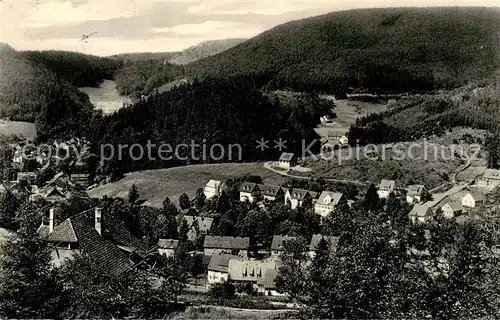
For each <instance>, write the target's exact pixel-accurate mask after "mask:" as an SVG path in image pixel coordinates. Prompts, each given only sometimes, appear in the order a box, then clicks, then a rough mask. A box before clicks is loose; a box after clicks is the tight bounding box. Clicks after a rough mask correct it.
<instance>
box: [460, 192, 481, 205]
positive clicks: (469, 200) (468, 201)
mask: <svg viewBox="0 0 500 320" xmlns="http://www.w3.org/2000/svg"><path fill="white" fill-rule="evenodd" d="M485 201H486V197H485V196H484V194H482V193H479V192H467V194H466V195H465V196H463V198H462V206H464V207H467V208H475V207H476V206H477V205H478V204H483V203H484V202H485Z"/></svg>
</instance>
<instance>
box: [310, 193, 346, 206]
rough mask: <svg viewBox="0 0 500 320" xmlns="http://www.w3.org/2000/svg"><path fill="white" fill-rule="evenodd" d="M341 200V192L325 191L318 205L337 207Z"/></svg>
mask: <svg viewBox="0 0 500 320" xmlns="http://www.w3.org/2000/svg"><path fill="white" fill-rule="evenodd" d="M341 198H342V193H340V192H332V191H323V192H321V195H320V196H319V198H318V201H317V202H316V203H317V204H323V205H337V204H338V203H339V201H340V199H341ZM325 200H328V202H327V203H325Z"/></svg>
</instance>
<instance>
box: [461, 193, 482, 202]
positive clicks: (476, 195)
mask: <svg viewBox="0 0 500 320" xmlns="http://www.w3.org/2000/svg"><path fill="white" fill-rule="evenodd" d="M469 194H470V195H471V196H472V198H474V201H485V200H486V196H485V195H484V194H482V193H480V192H468V193H467V194H466V195H465V196H467V195H469ZM465 196H464V197H465Z"/></svg>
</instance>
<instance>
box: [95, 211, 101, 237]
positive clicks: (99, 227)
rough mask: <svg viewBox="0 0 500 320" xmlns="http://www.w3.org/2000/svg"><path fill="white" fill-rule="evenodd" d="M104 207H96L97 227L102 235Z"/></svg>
mask: <svg viewBox="0 0 500 320" xmlns="http://www.w3.org/2000/svg"><path fill="white" fill-rule="evenodd" d="M101 220H102V208H99V207H97V208H95V229H96V231H97V232H98V233H99V234H100V235H102V221H101Z"/></svg>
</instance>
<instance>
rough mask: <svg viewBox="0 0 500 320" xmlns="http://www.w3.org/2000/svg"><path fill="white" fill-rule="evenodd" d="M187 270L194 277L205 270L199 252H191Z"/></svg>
mask: <svg viewBox="0 0 500 320" xmlns="http://www.w3.org/2000/svg"><path fill="white" fill-rule="evenodd" d="M189 272H190V273H191V276H193V277H194V278H195V279H198V276H199V275H200V274H203V272H205V268H204V267H203V257H202V255H200V254H193V255H192V256H191V257H190V259H189Z"/></svg>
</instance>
